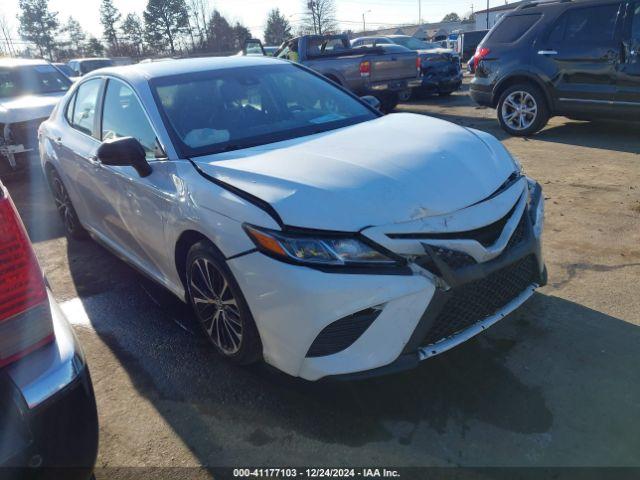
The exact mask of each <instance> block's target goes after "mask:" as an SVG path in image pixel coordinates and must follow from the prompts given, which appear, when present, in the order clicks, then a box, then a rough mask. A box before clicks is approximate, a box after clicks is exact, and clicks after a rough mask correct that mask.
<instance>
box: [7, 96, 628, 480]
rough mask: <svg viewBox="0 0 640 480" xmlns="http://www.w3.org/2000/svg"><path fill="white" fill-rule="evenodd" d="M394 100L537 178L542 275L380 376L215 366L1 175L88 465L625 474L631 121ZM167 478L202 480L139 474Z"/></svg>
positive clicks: (29, 192) (178, 323)
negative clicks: (350, 378)
mask: <svg viewBox="0 0 640 480" xmlns="http://www.w3.org/2000/svg"><path fill="white" fill-rule="evenodd" d="M398 110H400V111H411V112H417V113H423V114H427V115H434V116H437V117H441V118H444V119H446V120H450V121H452V122H455V123H459V124H462V125H466V126H472V127H475V128H479V129H482V130H486V131H488V132H490V133H492V134H494V135H496V136H497V137H498V138H499V139H500V140H502V141H503V142H504V144H505V145H506V146H507V147H508V148H509V149H510V151H511V152H512V153H513V154H514V155H516V156H517V157H518V158H519V159H520V161H521V163H522V164H523V166H524V168H525V170H526V172H527V174H529V175H530V176H532V177H534V178H536V179H538V180H539V181H540V183H541V184H542V185H543V188H544V193H545V197H546V199H547V203H546V207H547V214H546V228H545V233H544V242H545V253H546V260H547V265H548V269H549V285H548V286H547V287H545V288H543V289H541V290H540V291H539V293H537V294H536V295H534V297H533V298H532V299H531V300H530V301H529V302H528V303H527V304H526V305H525V306H524V307H523V308H521V309H520V310H519V311H518V312H516V313H515V314H513V315H512V316H510V317H509V318H508V319H506V320H504V321H502V322H500V323H499V324H497V325H496V326H495V327H493V328H492V329H491V330H489V331H488V332H487V333H486V334H484V335H481V336H479V337H477V338H475V339H473V340H471V341H469V342H467V343H466V344H464V345H463V346H460V347H458V348H456V349H454V350H452V351H450V352H448V353H446V354H443V355H441V356H439V357H436V358H434V359H432V360H429V361H428V362H425V363H424V364H422V365H421V366H420V368H418V369H416V370H414V371H410V372H407V373H404V374H400V375H396V376H391V377H384V378H378V379H373V380H368V381H363V382H353V383H335V382H333V383H332V382H320V383H315V384H313V383H307V382H304V381H300V380H297V379H293V378H289V377H287V376H285V375H283V374H280V373H277V372H274V371H272V370H271V369H269V368H267V367H265V366H255V367H251V368H237V367H233V366H230V365H228V364H226V363H224V362H223V361H221V360H220V359H219V358H218V357H216V355H215V354H214V353H213V352H212V351H211V349H210V348H209V347H208V345H207V343H206V340H205V339H204V338H203V337H202V336H201V335H200V334H199V333H198V330H197V327H196V326H195V325H194V323H193V321H192V319H191V316H190V315H189V312H188V311H187V310H186V308H184V307H183V306H182V305H181V304H180V302H179V301H177V300H175V299H173V298H171V296H170V295H169V294H167V293H165V292H164V291H162V290H161V289H159V288H158V287H155V286H154V285H152V284H151V283H150V282H149V281H147V280H145V279H144V278H142V277H141V276H140V275H138V274H137V273H136V272H135V271H134V270H132V269H131V268H130V267H128V266H127V265H125V264H124V263H123V262H121V261H120V260H118V259H117V258H115V257H114V256H112V255H111V254H110V253H108V252H107V251H105V250H104V249H102V248H101V247H100V246H98V245H97V244H95V243H94V242H92V241H87V242H76V241H67V239H66V238H65V237H64V235H63V231H62V227H61V224H60V222H59V220H58V218H57V216H56V214H55V210H54V208H53V202H52V200H51V197H50V195H49V193H48V191H47V189H46V186H45V184H44V181H43V180H42V178H41V176H40V175H39V174H38V173H37V172H36V173H33V174H32V175H31V176H30V178H23V179H19V178H15V179H9V180H8V181H7V182H6V183H7V186H8V188H9V190H10V192H11V194H12V196H13V198H14V201H15V202H16V204H17V206H18V208H19V210H20V213H21V214H22V216H23V218H24V220H25V223H26V224H27V226H28V229H29V232H30V235H31V238H32V240H33V242H34V244H35V248H36V251H37V254H38V257H39V259H40V261H41V263H42V266H43V268H44V270H45V272H46V274H47V276H48V279H49V281H50V283H51V286H52V289H53V292H54V294H55V296H56V297H57V299H58V300H59V302H60V303H61V304H62V306H63V308H64V310H65V312H66V313H67V315H68V317H69V319H70V320H71V321H72V323H73V324H74V326H75V330H76V332H77V333H78V336H79V337H80V340H81V342H82V343H83V345H84V348H85V351H86V354H87V357H88V362H89V365H90V369H91V373H92V376H93V381H94V386H95V391H96V395H97V399H98V409H99V416H100V423H101V427H100V434H101V439H100V453H99V458H98V467H112V468H118V467H129V466H164V467H182V466H246V465H253V466H257V465H265V466H274V467H279V466H289V465H318V466H331V465H333V466H340V465H371V464H372V463H376V464H378V465H381V466H424V465H443V466H446V465H471V466H483V465H500V466H503V465H507V466H541V465H544V466H566V465H572V466H611V465H622V466H640V282H639V279H640V127H637V126H635V127H632V126H629V125H627V124H623V123H620V124H615V123H587V122H575V121H570V120H567V119H565V118H554V119H552V120H551V122H550V124H549V125H548V126H547V128H545V130H544V131H543V132H541V133H540V134H539V135H537V136H535V137H534V138H530V139H522V138H510V137H507V136H506V135H505V134H504V133H503V132H502V131H501V130H500V129H499V127H498V124H497V121H496V120H495V116H494V112H493V111H492V110H483V109H478V108H476V107H474V106H473V105H472V104H471V102H470V100H469V98H468V96H467V94H466V92H465V91H463V92H459V93H456V94H454V95H452V96H451V97H449V98H438V97H434V98H430V99H425V100H421V101H417V102H412V103H411V104H407V105H401V106H400V107H399V108H398ZM398 142H402V139H401V138H399V139H398ZM105 472H107V471H106V470H98V472H97V476H98V479H99V480H100V479H101V478H129V477H130V478H134V474H133V473H131V472H133V471H132V470H127V469H126V468H125V469H122V470H110V471H109V472H110V473H109V474H107V473H105ZM117 472H119V473H118V474H117V475H116V473H117ZM170 472H173V473H171V475H173V476H174V477H175V478H182V476H185V478H187V476H188V477H189V478H195V477H197V476H201V477H202V478H207V477H209V476H210V474H209V473H208V472H207V470H206V469H203V470H200V471H196V470H188V471H186V472H188V473H185V471H183V470H175V471H172V470H165V471H162V474H158V475H157V477H156V478H164V477H165V476H169V474H170ZM136 478H138V477H136Z"/></svg>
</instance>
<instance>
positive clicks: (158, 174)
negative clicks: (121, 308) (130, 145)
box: [96, 79, 176, 275]
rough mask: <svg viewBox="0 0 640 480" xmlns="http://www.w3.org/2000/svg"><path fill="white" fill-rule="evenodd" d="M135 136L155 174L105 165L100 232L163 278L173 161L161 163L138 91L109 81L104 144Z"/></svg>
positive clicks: (98, 177)
mask: <svg viewBox="0 0 640 480" xmlns="http://www.w3.org/2000/svg"><path fill="white" fill-rule="evenodd" d="M121 137H134V138H136V139H137V140H138V141H139V142H140V143H141V144H142V146H143V147H144V150H145V152H146V154H147V160H148V161H149V163H150V164H151V165H152V173H151V175H149V176H147V177H144V178H142V177H140V175H139V174H138V172H136V170H135V169H134V168H133V167H131V166H112V165H101V166H100V167H99V168H98V170H97V172H96V180H97V181H98V182H99V183H100V184H101V186H102V188H103V189H104V190H105V192H106V194H105V196H104V199H103V200H104V209H105V214H104V215H103V216H102V219H101V221H102V225H101V230H102V231H103V232H104V233H105V236H106V238H105V239H104V240H106V241H108V242H109V243H110V244H111V246H112V247H114V248H115V249H116V250H119V251H120V252H122V253H123V254H124V255H126V256H127V257H128V258H129V259H130V260H131V261H133V262H134V263H136V264H137V265H138V266H139V267H141V268H142V269H144V270H146V271H147V272H148V273H151V274H153V275H158V274H159V272H162V271H163V270H164V269H163V266H162V265H158V264H157V261H158V259H162V258H166V256H167V252H166V251H165V235H164V227H165V222H166V219H167V217H168V216H170V215H171V214H172V204H173V202H174V201H175V199H176V186H175V184H174V182H173V177H174V175H173V173H174V172H173V171H172V168H174V167H175V165H174V164H173V162H170V161H166V160H162V159H161V158H162V157H164V152H163V151H162V149H161V148H160V147H159V145H158V141H157V138H156V134H155V131H154V130H153V128H152V126H151V123H150V121H149V119H148V117H147V115H146V114H145V111H144V109H143V107H142V105H141V103H140V101H139V99H138V97H137V96H136V94H135V93H134V91H133V89H132V88H131V87H129V86H128V85H127V84H125V83H123V82H122V81H120V80H116V79H109V80H108V82H107V86H106V90H105V94H104V102H103V112H102V129H101V139H102V141H105V140H110V139H115V138H121Z"/></svg>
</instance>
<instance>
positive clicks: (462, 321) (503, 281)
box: [422, 256, 539, 345]
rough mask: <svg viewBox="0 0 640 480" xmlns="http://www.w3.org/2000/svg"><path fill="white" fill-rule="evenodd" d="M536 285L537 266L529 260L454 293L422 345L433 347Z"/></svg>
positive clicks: (521, 261)
mask: <svg viewBox="0 0 640 480" xmlns="http://www.w3.org/2000/svg"><path fill="white" fill-rule="evenodd" d="M537 281H539V273H538V263H537V261H536V258H535V257H534V256H528V257H525V258H523V259H521V260H519V261H517V262H516V263H513V264H511V265H509V266H507V267H505V268H503V269H502V270H498V271H496V272H493V273H491V274H490V275H489V276H487V277H485V278H481V279H480V280H475V281H473V282H470V283H467V284H464V285H462V286H460V287H458V288H455V289H453V291H452V295H451V297H450V298H449V300H447V303H446V305H445V306H444V307H443V309H442V311H441V313H440V315H438V317H437V318H436V320H435V321H434V322H433V326H432V327H431V330H429V332H428V333H427V335H426V337H425V339H424V341H423V342H422V344H423V345H431V344H434V343H436V342H437V341H439V340H442V339H444V338H447V337H450V336H451V335H453V334H455V333H458V332H460V331H462V330H464V329H465V328H468V327H470V326H471V325H473V324H475V323H477V322H480V321H482V320H484V319H485V318H487V317H488V316H490V315H492V314H494V313H495V312H497V311H498V310H500V309H501V308H502V307H504V306H505V305H506V304H507V303H509V302H510V301H511V300H513V299H515V298H516V297H517V296H518V295H520V294H521V293H522V292H523V291H524V290H525V289H526V288H527V287H528V286H529V285H531V284H532V283H535V282H537Z"/></svg>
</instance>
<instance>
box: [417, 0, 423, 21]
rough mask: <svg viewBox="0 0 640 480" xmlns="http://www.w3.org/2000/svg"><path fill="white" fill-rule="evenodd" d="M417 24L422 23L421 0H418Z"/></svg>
mask: <svg viewBox="0 0 640 480" xmlns="http://www.w3.org/2000/svg"><path fill="white" fill-rule="evenodd" d="M418 25H422V0H418Z"/></svg>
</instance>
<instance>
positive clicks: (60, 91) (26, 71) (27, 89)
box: [0, 58, 71, 169]
mask: <svg viewBox="0 0 640 480" xmlns="http://www.w3.org/2000/svg"><path fill="white" fill-rule="evenodd" d="M70 86H71V81H70V80H69V79H68V78H67V77H66V76H65V75H63V74H62V72H60V71H59V70H58V69H56V68H55V67H53V66H52V65H51V64H49V63H48V62H46V61H44V60H24V59H10V58H6V59H0V157H2V161H3V162H5V161H6V162H8V163H9V165H10V167H11V169H17V168H19V167H24V161H25V154H26V153H27V152H29V151H30V150H31V149H32V148H33V147H35V145H36V143H37V142H36V138H35V137H36V132H37V130H38V126H39V125H40V123H41V122H42V121H43V120H44V119H45V118H47V117H48V116H49V114H50V113H51V110H53V107H54V106H55V105H56V103H58V100H60V98H61V97H62V96H63V95H64V93H65V92H66V91H67V90H68V89H69V87H70ZM19 163H20V164H21V165H19Z"/></svg>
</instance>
